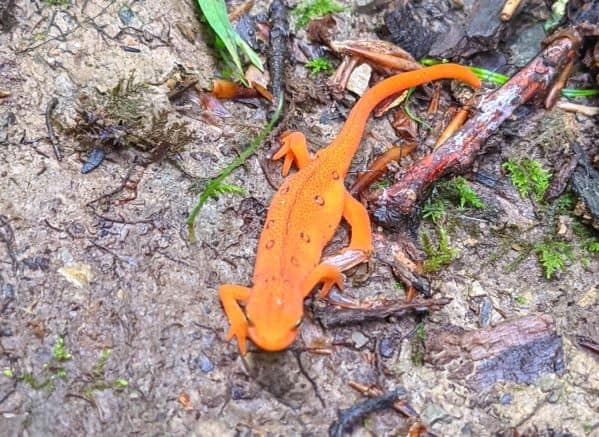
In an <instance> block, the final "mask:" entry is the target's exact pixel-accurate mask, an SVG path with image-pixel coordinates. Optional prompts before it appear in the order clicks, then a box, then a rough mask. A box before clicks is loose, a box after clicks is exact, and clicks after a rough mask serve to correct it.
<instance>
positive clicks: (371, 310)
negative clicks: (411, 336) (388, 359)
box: [314, 298, 451, 328]
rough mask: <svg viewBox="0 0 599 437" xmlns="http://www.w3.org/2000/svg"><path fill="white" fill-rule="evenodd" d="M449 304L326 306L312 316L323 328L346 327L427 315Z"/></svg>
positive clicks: (433, 301) (428, 301)
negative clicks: (421, 314)
mask: <svg viewBox="0 0 599 437" xmlns="http://www.w3.org/2000/svg"><path fill="white" fill-rule="evenodd" d="M449 302H451V299H446V298H443V299H434V300H425V301H414V302H410V303H406V302H404V301H401V302H390V303H389V302H387V303H382V304H380V305H377V306H376V307H364V308H337V307H333V306H331V305H327V306H325V307H324V308H319V307H316V308H315V309H314V316H315V317H316V318H317V319H318V320H319V321H320V323H322V325H323V326H324V327H325V328H330V327H333V326H346V325H354V324H361V323H365V322H370V321H374V320H384V319H386V318H388V317H391V316H393V317H403V316H405V315H406V314H410V313H427V312H430V311H435V310H437V309H439V308H440V307H442V306H444V305H447V304H448V303H449Z"/></svg>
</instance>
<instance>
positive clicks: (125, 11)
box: [119, 6, 135, 26]
mask: <svg viewBox="0 0 599 437" xmlns="http://www.w3.org/2000/svg"><path fill="white" fill-rule="evenodd" d="M133 18H135V14H134V13H133V11H132V10H131V8H129V6H123V7H122V8H121V9H119V19H120V20H121V22H122V23H123V24H124V25H125V26H129V25H130V24H131V21H133Z"/></svg>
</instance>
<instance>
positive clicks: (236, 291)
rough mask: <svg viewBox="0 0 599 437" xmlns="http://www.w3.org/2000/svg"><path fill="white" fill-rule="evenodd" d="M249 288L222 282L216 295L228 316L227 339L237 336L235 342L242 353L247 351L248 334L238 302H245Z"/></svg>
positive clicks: (244, 317) (246, 324)
mask: <svg viewBox="0 0 599 437" xmlns="http://www.w3.org/2000/svg"><path fill="white" fill-rule="evenodd" d="M250 292H251V289H250V288H247V287H242V286H241V285H235V284H224V285H221V286H220V288H219V289H218V296H219V297H220V301H221V303H222V304H223V308H224V310H225V314H226V315H227V317H228V318H229V322H230V323H231V328H230V329H229V333H228V334H227V341H229V340H231V339H232V338H233V337H237V344H239V350H240V351H241V354H242V355H245V353H246V352H247V345H246V338H247V336H248V321H247V318H246V316H245V313H244V312H243V310H242V309H241V307H240V306H239V302H243V303H246V302H247V300H248V298H249V296H250Z"/></svg>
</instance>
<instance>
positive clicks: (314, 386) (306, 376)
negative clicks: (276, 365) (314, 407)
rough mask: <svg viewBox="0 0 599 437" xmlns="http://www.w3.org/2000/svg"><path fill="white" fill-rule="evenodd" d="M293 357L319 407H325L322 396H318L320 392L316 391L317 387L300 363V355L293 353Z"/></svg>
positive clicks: (296, 352)
mask: <svg viewBox="0 0 599 437" xmlns="http://www.w3.org/2000/svg"><path fill="white" fill-rule="evenodd" d="M293 355H294V356H295V359H296V360H297V365H298V367H299V369H300V372H301V374H302V375H304V378H306V379H307V380H308V382H309V383H310V385H311V386H312V389H313V390H314V395H315V396H316V398H317V399H318V400H319V401H320V405H322V406H323V408H324V407H326V406H327V404H326V402H325V401H324V398H323V397H322V395H321V394H320V390H318V385H316V381H314V379H312V377H311V376H310V375H309V374H308V372H307V371H306V368H305V367H304V364H303V363H302V357H301V354H300V353H299V352H298V351H294V353H293Z"/></svg>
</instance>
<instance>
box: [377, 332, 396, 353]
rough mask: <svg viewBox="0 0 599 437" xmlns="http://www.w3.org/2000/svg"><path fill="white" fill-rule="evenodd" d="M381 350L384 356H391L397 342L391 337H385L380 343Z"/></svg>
mask: <svg viewBox="0 0 599 437" xmlns="http://www.w3.org/2000/svg"><path fill="white" fill-rule="evenodd" d="M379 352H380V354H381V356H382V357H383V358H391V357H392V356H393V352H395V344H394V343H393V339H392V338H391V337H384V338H383V339H382V340H381V343H380V345H379Z"/></svg>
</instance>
